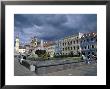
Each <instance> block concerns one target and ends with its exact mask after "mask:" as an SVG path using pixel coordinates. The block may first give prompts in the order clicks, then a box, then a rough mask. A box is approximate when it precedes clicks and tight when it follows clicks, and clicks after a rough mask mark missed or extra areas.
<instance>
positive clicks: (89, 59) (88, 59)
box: [87, 54, 91, 64]
mask: <svg viewBox="0 0 110 89" xmlns="http://www.w3.org/2000/svg"><path fill="white" fill-rule="evenodd" d="M90 61H91V55H90V54H88V56H87V63H88V64H90Z"/></svg>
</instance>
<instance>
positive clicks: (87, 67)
mask: <svg viewBox="0 0 110 89" xmlns="http://www.w3.org/2000/svg"><path fill="white" fill-rule="evenodd" d="M45 76H97V64H96V63H94V64H84V63H79V66H77V67H75V68H74V69H67V70H62V71H58V72H53V73H48V74H45Z"/></svg>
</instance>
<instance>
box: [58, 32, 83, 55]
mask: <svg viewBox="0 0 110 89" xmlns="http://www.w3.org/2000/svg"><path fill="white" fill-rule="evenodd" d="M81 36H82V34H81V33H78V34H75V35H71V36H68V37H65V38H63V39H61V40H59V41H58V48H59V54H61V55H69V54H73V55H78V54H79V53H80V52H81V47H80V38H81Z"/></svg>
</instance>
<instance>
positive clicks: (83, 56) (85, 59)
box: [82, 54, 87, 63]
mask: <svg viewBox="0 0 110 89" xmlns="http://www.w3.org/2000/svg"><path fill="white" fill-rule="evenodd" d="M82 60H84V62H85V63H87V58H86V56H85V55H84V54H82Z"/></svg>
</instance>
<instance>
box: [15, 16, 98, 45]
mask: <svg viewBox="0 0 110 89" xmlns="http://www.w3.org/2000/svg"><path fill="white" fill-rule="evenodd" d="M96 31H97V15H96V14H15V15H14V37H16V36H17V35H19V38H20V41H21V42H22V43H24V42H28V41H29V40H30V39H31V38H32V37H33V36H36V37H38V38H39V39H43V40H57V39H60V38H63V37H65V36H69V35H72V34H76V33H78V32H84V33H85V32H96Z"/></svg>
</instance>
